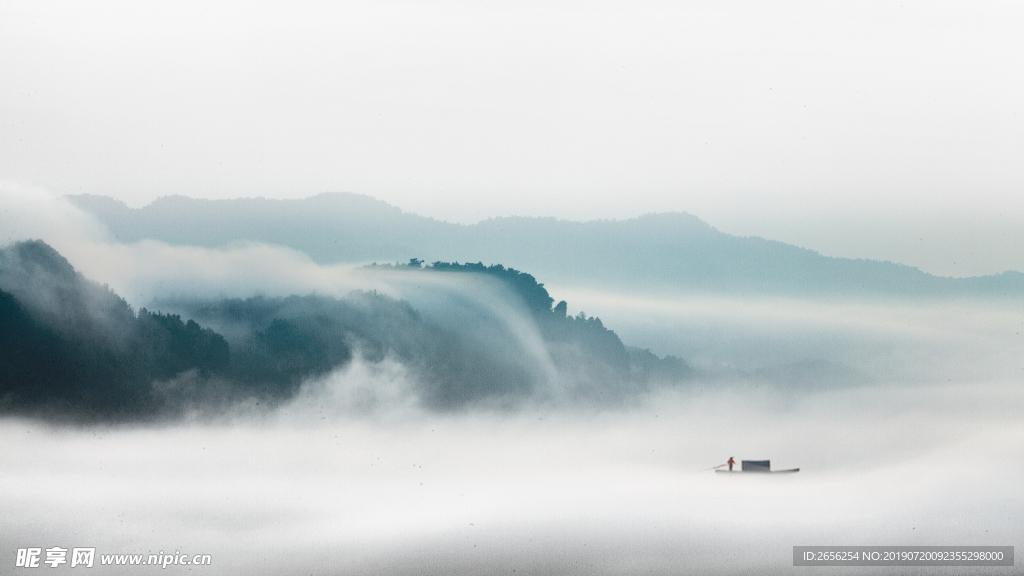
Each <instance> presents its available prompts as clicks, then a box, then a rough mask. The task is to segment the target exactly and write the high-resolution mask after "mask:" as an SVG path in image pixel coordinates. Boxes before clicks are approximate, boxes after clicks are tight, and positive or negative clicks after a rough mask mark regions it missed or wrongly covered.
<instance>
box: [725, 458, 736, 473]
mask: <svg viewBox="0 0 1024 576" xmlns="http://www.w3.org/2000/svg"><path fill="white" fill-rule="evenodd" d="M735 463H736V461H735V460H733V459H732V456H729V461H728V462H726V464H728V465H729V472H732V465H733V464H735Z"/></svg>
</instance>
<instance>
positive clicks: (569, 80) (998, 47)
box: [0, 0, 1024, 275]
mask: <svg viewBox="0 0 1024 576" xmlns="http://www.w3.org/2000/svg"><path fill="white" fill-rule="evenodd" d="M1022 28H1024V3H1022V2H1020V1H991V2H935V1H928V2H903V3H896V2H890V1H886V2H870V1H856V2H830V3H820V2H773V3H769V4H766V3H762V2H752V1H747V0H739V1H734V2H728V3H710V2H709V3H686V2H676V1H673V2H667V1H666V2H638V1H630V2H601V1H589V2H571V1H553V2H531V1H517V2H487V3H483V2H468V1H467V2H459V1H439V2H397V1H396V2H332V3H308V2H307V3H301V2H288V3H284V2H281V3H257V2H245V3H242V2H230V3H229V2H221V3H210V2H182V1H175V2H173V3H171V2H166V3H157V2H147V3H137V2H114V1H103V2H90V3H80V2H59V1H31V2H28V1H18V0H14V1H7V2H3V3H0V78H2V80H0V181H2V182H7V183H13V184H16V185H20V186H32V187H39V188H42V189H46V190H50V191H52V192H55V193H58V194H65V193H79V192H88V193H96V194H105V195H111V196H115V197H118V198H121V199H124V200H126V201H128V202H129V203H130V204H132V205H136V206H138V205H142V204H145V203H147V202H149V201H150V200H152V199H154V198H156V197H159V196H162V195H167V194H175V193H177V194H185V195H189V196H193V197H208V198H230V197H238V196H256V195H262V196H268V197H281V198H284V197H305V196H309V195H312V194H316V193H319V192H324V191H352V192H359V193H364V194H369V195H372V196H375V197H377V198H380V199H383V200H386V201H388V202H390V203H392V204H395V205H397V206H399V207H401V208H403V209H405V210H407V211H412V212H416V213H420V214H424V215H428V216H434V217H438V218H442V219H446V220H453V221H462V222H473V221H477V220H480V219H484V218H487V217H491V216H500V215H511V214H520V215H544V216H557V217H561V218H570V219H577V220H579V219H591V218H622V217H629V216H635V215H639V214H643V213H647V212H653V211H689V212H692V213H695V214H697V215H698V216H701V217H702V218H704V219H705V220H707V221H709V222H710V223H711V224H713V225H715V226H717V227H719V228H720V229H722V230H724V231H727V232H732V233H737V234H756V235H762V236H766V237H770V238H775V239H779V240H783V241H787V242H792V243H796V244H799V245H803V246H807V247H810V248H814V249H818V250H820V251H822V252H823V253H826V254H830V255H843V256H852V257H869V258H881V259H892V260H896V261H900V262H905V263H908V264H912V265H916V266H920V267H922V268H923V269H925V270H928V271H931V272H936V273H940V274H953V275H965V274H979V273H991V272H998V271H1002V270H1005V269H1007V268H1016V269H1024V251H1021V250H1019V249H1018V248H1019V246H1021V245H1022V244H1024V162H1022V161H1021V159H1022V158H1024V111H1022V110H1021V109H1020V103H1021V102H1024V75H1022V74H1021V73H1020V71H1021V70H1022V69H1024V35H1022V34H1020V30H1021V29H1022Z"/></svg>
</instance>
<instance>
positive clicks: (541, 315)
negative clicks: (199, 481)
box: [0, 241, 692, 420]
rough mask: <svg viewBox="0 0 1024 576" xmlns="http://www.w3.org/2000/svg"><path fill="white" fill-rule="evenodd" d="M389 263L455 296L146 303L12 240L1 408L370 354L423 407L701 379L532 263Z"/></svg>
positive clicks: (219, 394) (266, 389)
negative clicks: (553, 288) (435, 278)
mask: <svg viewBox="0 0 1024 576" xmlns="http://www.w3.org/2000/svg"><path fill="white" fill-rule="evenodd" d="M384 268H387V270H386V272H387V273H388V274H390V275H391V276H392V277H393V276H394V275H395V274H396V273H397V274H410V275H416V274H423V275H444V278H445V279H446V280H449V281H450V282H448V283H446V284H443V286H448V288H444V289H447V290H450V291H451V292H452V293H453V294H455V295H456V297H453V298H451V299H449V300H450V303H448V304H446V305H444V306H441V307H435V309H434V310H433V311H432V313H431V314H429V315H428V314H423V313H421V312H420V311H418V310H416V309H415V308H413V306H412V305H410V304H409V303H408V302H406V301H402V300H397V299H395V298H391V297H388V296H385V295H381V294H377V293H375V292H353V293H351V294H349V295H348V296H347V297H345V298H331V297H325V296H317V295H309V296H290V297H287V298H264V297H255V298H248V299H244V300H243V299H219V300H198V299H182V298H178V299H175V300H165V301H161V302H157V303H156V306H158V307H160V308H161V309H162V310H166V311H168V312H166V313H165V312H151V311H149V310H146V309H141V310H139V311H138V312H136V311H134V310H133V309H132V308H131V306H129V305H128V303H127V302H125V301H124V300H123V299H122V298H120V297H119V296H117V294H115V293H114V292H112V291H111V290H110V289H108V288H107V287H106V286H101V285H99V284H97V283H95V282H92V281H90V280H88V279H86V278H84V277H83V276H82V275H81V274H80V273H78V272H76V271H75V270H74V268H73V267H72V266H71V264H70V263H69V262H68V261H67V260H66V259H65V258H64V257H62V256H61V255H60V254H58V253H57V252H56V251H55V250H54V249H53V248H51V247H50V246H48V245H47V244H45V243H43V242H41V241H29V242H21V243H17V244H14V245H11V246H8V247H6V248H4V249H2V250H0V412H6V413H15V414H27V415H37V416H43V417H52V418H58V419H66V418H72V419H79V420H118V419H140V418H154V417H173V416H179V415H182V414H183V413H186V412H194V411H203V410H209V409H216V408H219V407H222V406H224V405H225V404H231V403H235V402H238V401H242V400H246V399H253V400H256V401H261V400H262V401H267V402H269V403H271V404H273V403H279V402H282V401H285V400H288V399H290V398H292V397H294V396H295V395H296V394H297V393H298V391H299V389H300V387H301V385H302V384H303V383H304V382H306V381H308V380H309V379H310V378H315V377H317V376H323V375H326V374H327V373H329V372H331V371H333V370H336V369H338V368H341V367H344V366H346V365H348V364H349V363H351V362H353V361H354V360H355V359H356V358H357V357H358V358H361V359H363V360H364V361H365V362H367V363H369V364H371V365H372V364H378V363H381V362H384V361H386V360H390V361H394V362H397V363H399V364H401V365H403V366H404V367H405V369H406V370H407V371H408V373H409V375H410V378H409V379H410V384H411V385H412V386H413V390H412V391H411V393H412V394H414V395H415V397H416V398H417V400H418V401H419V402H420V404H421V405H422V406H424V407H425V408H428V409H433V410H442V411H444V410H457V409H461V408H464V407H468V406H478V405H482V404H484V405H489V406H495V407H502V408H505V407H515V406H516V405H519V404H521V403H522V402H525V401H529V400H539V401H559V400H564V399H570V400H573V401H578V400H581V399H584V400H590V401H593V402H618V401H621V400H622V399H624V398H625V397H628V396H630V395H634V394H637V393H639V392H642V391H645V390H649V389H650V388H651V387H652V386H658V385H667V384H673V383H677V382H680V381H683V380H685V379H687V378H689V377H690V376H691V375H692V370H691V369H690V368H689V366H687V365H686V363H685V362H683V361H682V360H680V359H678V358H674V357H671V356H670V357H667V358H659V357H657V356H655V355H654V354H652V353H651V352H649V351H647V350H641V349H637V348H630V347H627V346H625V345H623V343H622V341H621V340H620V339H619V337H618V336H617V335H616V334H615V333H614V332H612V331H611V330H609V329H607V328H606V327H604V325H603V324H602V322H601V321H600V319H597V318H593V317H590V318H588V317H586V316H584V315H582V314H580V315H578V316H575V317H572V316H567V315H566V309H567V305H566V303H565V302H560V303H559V304H558V305H556V306H552V304H553V302H554V301H553V299H552V298H551V297H550V296H549V295H548V292H547V290H546V289H545V288H544V286H543V284H540V283H538V282H537V281H536V280H535V279H534V277H533V276H531V275H529V274H525V273H523V272H519V271H517V270H514V269H510V268H505V267H504V266H501V265H493V266H483V265H482V264H478V265H462V264H450V263H443V262H437V263H435V264H433V265H431V266H421V265H420V263H418V262H413V263H410V264H409V265H405V266H401V267H394V266H389V267H382V272H384V271H385V270H384ZM479 278H483V279H484V280H486V281H488V282H495V283H497V286H498V287H499V288H501V289H500V290H494V291H492V292H491V294H493V295H495V297H500V298H504V299H506V300H507V302H503V303H498V304H501V305H500V306H489V305H485V306H482V307H479V306H478V307H476V308H473V307H472V306H471V305H470V304H469V303H465V302H463V301H460V300H459V299H458V297H457V295H458V293H459V287H460V286H461V284H463V283H466V282H470V281H473V279H479ZM183 318H188V320H183ZM516 326H526V327H527V328H526V334H525V335H524V334H523V333H522V329H521V328H516ZM534 336H536V338H538V339H539V342H540V348H537V347H536V346H534V345H533V343H532V341H531V338H534Z"/></svg>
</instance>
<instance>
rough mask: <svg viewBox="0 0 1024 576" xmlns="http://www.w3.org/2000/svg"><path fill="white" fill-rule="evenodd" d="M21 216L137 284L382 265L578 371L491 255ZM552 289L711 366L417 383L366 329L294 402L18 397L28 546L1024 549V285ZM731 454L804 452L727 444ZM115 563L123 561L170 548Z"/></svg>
mask: <svg viewBox="0 0 1024 576" xmlns="http://www.w3.org/2000/svg"><path fill="white" fill-rule="evenodd" d="M27 197H28V196H25V198H27ZM46 202H51V201H50V200H47V201H46ZM53 202H56V204H53V206H57V207H60V206H63V205H62V204H60V203H59V201H56V200H53ZM45 208H46V206H42V207H41V208H40V209H39V210H38V211H40V212H41V213H43V212H47V210H46V209H45ZM61 218H65V217H64V216H61ZM58 220H59V219H58ZM21 221H23V222H24V223H26V224H25V227H23V228H20V229H16V228H15V227H14V226H13V225H11V226H8V228H7V229H8V230H18V232H17V234H18V235H22V236H26V237H45V238H46V239H47V240H48V241H49V242H51V243H52V244H53V245H54V246H55V247H57V248H58V249H59V250H60V251H61V252H62V253H64V254H66V255H67V257H68V259H69V260H70V261H71V263H72V264H74V266H75V267H76V268H77V269H79V270H81V271H83V272H84V274H85V275H86V276H87V277H89V278H91V279H94V280H97V281H99V282H102V283H109V285H110V287H111V288H112V289H114V290H115V291H116V292H117V293H119V294H122V295H124V296H125V298H126V299H127V300H128V301H129V303H131V304H132V305H133V306H135V307H141V306H148V305H150V304H151V303H152V302H153V301H154V300H159V299H161V298H162V299H164V300H168V299H172V298H179V299H180V298H183V297H187V298H200V299H201V298H220V297H248V296H252V295H255V294H264V295H267V296H287V295H289V294H300V295H305V294H310V293H317V294H321V295H327V296H336V297H344V296H345V295H346V294H348V293H349V292H350V291H352V290H369V291H373V290H377V291H379V292H380V293H382V294H387V295H388V296H390V297H393V298H398V299H405V300H406V301H408V302H409V303H410V304H411V306H413V307H414V308H416V309H417V310H419V311H420V312H421V313H423V314H424V315H425V316H426V317H428V318H430V319H431V320H432V321H437V322H439V323H442V324H443V323H444V322H448V323H449V324H448V325H449V326H455V325H467V324H471V323H472V322H474V321H475V322H477V325H478V326H481V327H486V328H487V330H484V329H483V328H480V330H481V331H480V334H483V335H487V334H503V335H505V336H503V338H507V339H508V340H507V341H508V342H512V343H514V346H511V347H503V346H501V345H495V344H494V343H493V342H488V341H487V340H486V339H479V341H478V344H479V346H480V348H479V349H480V350H486V351H488V352H487V353H488V354H491V355H492V356H494V357H496V358H497V357H502V358H505V359H506V360H507V358H514V359H515V362H522V363H527V364H529V366H528V369H529V370H531V371H533V372H532V373H533V374H540V375H546V376H544V377H545V378H548V381H552V382H555V383H558V377H560V376H557V375H556V376H555V377H551V376H550V372H551V368H550V359H549V358H547V357H546V353H545V351H544V350H543V346H542V345H541V344H540V343H539V338H538V335H537V331H536V328H535V327H534V326H532V325H531V323H530V322H527V321H524V319H523V312H522V310H521V309H519V308H518V307H517V305H516V304H515V302H514V299H509V298H507V295H504V294H503V293H502V288H501V287H500V286H498V285H495V284H494V283H493V282H489V281H488V280H486V279H479V280H475V281H473V282H469V283H465V282H461V281H460V282H455V281H454V280H453V278H449V277H445V276H443V275H442V276H439V275H429V274H423V275H417V276H410V275H408V274H400V273H397V272H396V273H392V272H388V271H379V270H378V271H375V272H373V273H368V272H367V271H365V270H361V269H358V268H351V267H342V266H337V267H331V266H318V265H316V264H315V263H313V262H312V261H310V260H309V259H308V258H307V257H305V256H304V255H302V254H301V253H297V252H294V251H290V250H286V249H283V248H279V247H274V246H267V245H260V244H238V245H234V246H228V247H225V248H222V249H205V248H190V247H172V246H168V245H165V244H161V243H157V242H152V241H143V242H139V243H136V244H130V245H122V244H113V243H109V242H108V239H105V238H104V237H103V235H102V233H99V232H96V231H95V230H94V229H93V227H92V225H91V224H90V223H89V222H88V221H87V220H81V219H78V217H77V216H75V217H73V218H72V217H67V218H66V225H62V224H61V223H60V221H54V220H53V219H52V218H51V221H50V224H46V223H45V222H43V223H42V224H41V223H40V222H39V221H36V220H33V219H32V218H27V217H26V218H24V219H22V220H21ZM6 222H7V223H11V222H14V223H15V224H17V222H15V221H13V220H10V219H9V216H8V220H7V221H6ZM43 224H45V226H44V225H43ZM51 224H52V225H51ZM18 237H19V238H20V237H21V236H18ZM538 280H540V281H542V282H543V281H544V278H538ZM548 289H549V291H550V292H551V296H553V297H554V298H555V299H556V301H557V300H563V299H564V300H566V301H568V303H569V314H570V315H573V314H576V313H578V312H579V311H581V310H583V311H585V312H586V313H587V315H593V316H599V317H600V318H601V319H602V321H603V322H604V324H605V325H606V326H607V327H609V328H611V329H612V330H614V331H615V332H616V333H617V334H618V336H619V337H621V338H622V340H623V342H625V343H626V344H628V345H634V346H640V347H644V348H650V349H651V350H652V351H653V352H655V353H656V354H659V355H667V354H674V355H678V356H679V357H681V358H684V359H685V360H687V361H688V362H689V363H691V365H693V366H695V367H696V368H697V369H698V374H697V376H695V377H694V378H692V379H690V380H687V381H684V382H680V383H678V384H676V385H672V386H664V387H656V388H653V389H651V390H650V391H647V392H644V391H635V393H632V394H630V395H628V396H626V398H625V400H623V401H621V402H617V403H604V404H602V403H593V402H573V401H571V398H568V397H558V396H557V395H551V394H547V395H545V394H537V395H536V396H534V397H531V400H530V401H527V402H522V403H520V404H517V405H516V406H515V407H514V408H512V409H510V408H509V407H508V406H499V405H487V404H480V405H472V406H467V407H464V408H462V409H459V410H451V411H440V412H439V411H436V410H431V409H429V408H427V407H424V405H423V404H422V402H421V401H420V400H421V398H419V397H418V394H420V393H421V389H420V388H418V379H419V377H420V375H419V374H417V373H416V372H415V367H414V366H410V365H408V364H403V363H402V362H400V361H399V360H398V359H396V358H391V357H388V358H385V359H383V360H381V361H374V362H370V361H367V360H366V359H364V358H362V357H361V356H360V355H359V351H358V350H357V351H356V352H357V353H356V356H355V359H354V360H353V361H352V362H351V363H349V364H346V365H345V366H344V367H342V368H341V369H338V370H335V371H333V372H331V373H329V374H326V375H323V376H319V377H316V378H313V379H310V380H308V381H306V382H304V383H303V384H302V386H301V388H300V389H299V392H298V394H297V395H295V396H294V397H293V398H291V399H290V400H288V401H287V402H285V403H284V404H282V405H276V406H273V407H271V406H267V405H266V403H261V402H259V401H258V400H255V399H252V400H244V401H240V402H236V403H234V404H231V405H230V406H229V407H228V408H226V409H223V410H215V411H186V412H185V413H184V414H183V415H182V416H181V417H180V418H178V419H173V420H163V421H158V422H156V423H147V424H130V425H129V424H122V425H111V424H94V425H89V426H75V425H70V424H61V423H44V422H41V421H37V420H29V419H21V418H14V417H6V418H3V419H0V437H2V438H3V440H4V441H3V442H2V443H0V510H2V511H3V514H2V515H0V547H2V549H3V550H6V552H5V557H4V560H3V561H4V562H9V564H7V566H12V565H13V553H14V551H15V550H16V549H18V548H27V547H41V548H44V549H45V548H49V547H53V546H60V547H64V548H72V547H96V549H97V555H98V556H100V555H104V554H143V555H149V554H157V553H161V552H164V553H175V552H180V553H183V554H189V555H191V554H210V555H211V556H212V560H213V566H209V567H202V566H196V567H187V566H169V567H168V568H167V569H166V570H167V571H168V572H172V573H185V572H186V571H187V572H189V573H209V574H439V575H440V574H479V573H489V574H493V573H504V574H512V573H515V574H566V573H570V574H572V573H578V574H636V573H650V574H679V573H709V574H731V573H768V574H792V573H803V572H806V571H807V570H813V571H814V572H815V573H816V574H844V575H853V574H876V573H878V569H877V568H836V569H829V568H812V569H796V568H793V567H792V547H793V546H794V545H915V544H916V545H1012V546H1017V547H1018V550H1022V549H1024V529H1022V528H1021V526H1022V525H1024V496H1022V495H1021V491H1020V486H1021V485H1024V421H1022V420H1021V418H1020V414H1021V413H1022V410H1024V336H1022V333H1024V309H1022V308H1021V307H1020V305H1019V303H1018V302H1014V301H1009V300H1005V301H997V300H977V301H970V300H964V299H960V300H940V299H935V300H914V301H909V300H908V301H898V300H873V301H869V300H835V299H833V300H822V299H818V300H813V301H812V300H799V299H782V298H739V297H715V296H707V295H704V296H695V295H692V294H682V293H680V294H677V295H672V296H670V297H659V298H651V297H641V296H636V295H631V294H628V293H609V292H601V291H595V290H590V289H585V288H582V287H579V286H570V285H566V286H551V285H549V286H548ZM453 310H459V311H460V312H459V314H461V316H460V315H453V314H452V311H453ZM488 330H490V332H488ZM501 342H504V341H498V344H500V343H501ZM513 352H514V355H513V354H512V353H513ZM730 456H734V457H735V458H736V459H737V460H742V459H771V461H772V467H773V468H774V469H785V468H794V467H799V468H800V469H801V471H800V473H799V474H793V475H779V476H755V477H742V476H739V477H737V476H726V475H721V474H715V473H714V472H712V471H710V470H709V469H710V468H711V467H713V466H716V465H719V464H721V463H722V462H724V461H725V460H726V459H727V458H728V457H730ZM98 563H99V561H98V560H97V566H96V567H95V568H93V569H92V570H93V571H94V572H95V573H98V574H103V573H111V574H127V573H136V572H141V571H145V570H154V569H155V568H154V567H144V568H134V569H133V568H125V567H104V566H99V565H98ZM190 568H191V569H190ZM46 570H47V571H50V570H51V569H50V568H48V567H46ZM68 570H71V568H69V567H68V566H67V565H64V566H62V567H60V568H57V569H53V572H54V573H62V572H65V571H68ZM900 573H901V574H926V573H935V570H934V569H925V568H920V569H914V568H905V569H901V570H900ZM949 573H954V572H952V571H950V572H949ZM955 573H958V574H961V573H966V574H970V573H984V574H992V573H1000V574H1001V573H1019V567H1015V568H985V569H978V570H973V571H972V570H971V569H964V568H957V569H955Z"/></svg>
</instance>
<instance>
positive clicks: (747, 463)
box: [715, 460, 800, 474]
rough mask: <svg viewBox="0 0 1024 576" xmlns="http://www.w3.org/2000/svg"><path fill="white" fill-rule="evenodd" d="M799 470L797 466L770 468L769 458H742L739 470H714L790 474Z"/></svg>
mask: <svg viewBox="0 0 1024 576" xmlns="http://www.w3.org/2000/svg"><path fill="white" fill-rule="evenodd" d="M799 471H800V469H799V468H789V469H787V470H772V461H771V460H742V461H740V469H739V470H715V472H717V473H719V474H792V473H793V472H799Z"/></svg>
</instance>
